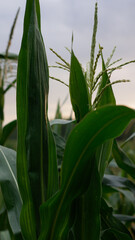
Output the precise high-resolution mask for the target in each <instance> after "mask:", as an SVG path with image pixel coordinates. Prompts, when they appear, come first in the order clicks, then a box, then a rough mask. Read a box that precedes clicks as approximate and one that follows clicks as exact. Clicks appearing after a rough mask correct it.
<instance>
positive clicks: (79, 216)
mask: <svg viewBox="0 0 135 240" xmlns="http://www.w3.org/2000/svg"><path fill="white" fill-rule="evenodd" d="M92 168H93V169H92V173H91V176H90V184H89V187H88V190H87V191H86V193H84V194H83V195H82V196H81V197H80V198H79V199H76V200H75V201H76V218H75V223H74V226H73V230H74V234H75V237H76V238H75V239H77V240H82V239H88V236H89V237H90V239H91V240H99V236H100V198H101V186H100V176H99V173H98V168H97V166H96V159H94V161H93V167H92ZM93 229H96V231H93Z"/></svg>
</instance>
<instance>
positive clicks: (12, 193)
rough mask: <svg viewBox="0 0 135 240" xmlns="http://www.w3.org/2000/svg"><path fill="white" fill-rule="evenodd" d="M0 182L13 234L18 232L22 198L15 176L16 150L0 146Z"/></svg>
mask: <svg viewBox="0 0 135 240" xmlns="http://www.w3.org/2000/svg"><path fill="white" fill-rule="evenodd" d="M0 184H1V189H2V194H3V198H4V202H5V205H6V209H7V212H8V219H9V223H10V226H11V228H12V231H13V233H14V234H20V233H21V228H20V212H21V208H22V200H21V196H20V192H19V187H18V183H17V178H16V152H15V151H13V150H11V149H8V148H5V147H2V146H0Z"/></svg>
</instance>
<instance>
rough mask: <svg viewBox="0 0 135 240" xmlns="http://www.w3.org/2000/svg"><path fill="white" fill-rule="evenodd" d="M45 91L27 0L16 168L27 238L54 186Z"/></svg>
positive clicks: (35, 24)
mask: <svg viewBox="0 0 135 240" xmlns="http://www.w3.org/2000/svg"><path fill="white" fill-rule="evenodd" d="M35 5H36V6H35ZM48 91H49V73H48V65H47V59H46V54H45V47H44V44H43V39H42V36H41V33H40V8H39V1H38V0H36V1H33V0H30V1H27V5H26V11H25V19H24V33H23V39H22V45H21V50H20V54H19V64H18V75H17V119H18V148H17V172H18V183H19V187H20V190H21V195H22V199H23V208H22V212H21V218H20V221H21V228H22V232H23V235H24V238H25V239H27V240H29V239H33V240H35V239H37V236H38V234H39V231H40V217H39V206H40V204H41V203H42V202H43V201H44V200H45V198H46V199H47V197H48V195H49V194H52V192H53V193H54V192H55V191H56V186H58V177H57V176H58V174H57V165H56V150H55V144H54V140H53V136H52V133H51V129H50V126H49V122H48V118H47V108H48ZM49 144H51V145H50V146H49V148H48V145H49ZM53 163H54V164H53ZM54 170H55V174H54V175H53V177H52V171H53V172H54ZM50 178H51V179H50ZM54 182H55V184H53V183H54ZM47 187H48V189H49V190H48V189H47Z"/></svg>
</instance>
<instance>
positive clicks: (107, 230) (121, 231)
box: [101, 199, 132, 240]
mask: <svg viewBox="0 0 135 240" xmlns="http://www.w3.org/2000/svg"><path fill="white" fill-rule="evenodd" d="M101 222H102V230H104V234H103V236H102V239H104V240H108V239H111V240H113V239H114V240H123V239H124V240H126V239H127V240H131V239H132V238H131V236H130V233H129V232H128V230H127V229H126V227H125V226H124V225H123V224H122V223H121V222H120V221H119V220H118V219H117V218H115V217H114V216H113V212H112V208H111V207H108V205H107V204H106V202H105V201H104V199H102V201H101ZM112 233H113V235H114V236H112Z"/></svg>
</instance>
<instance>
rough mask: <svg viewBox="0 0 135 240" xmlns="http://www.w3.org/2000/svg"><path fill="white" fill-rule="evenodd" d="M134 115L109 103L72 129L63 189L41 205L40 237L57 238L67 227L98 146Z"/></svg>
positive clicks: (63, 172) (85, 185)
mask: <svg viewBox="0 0 135 240" xmlns="http://www.w3.org/2000/svg"><path fill="white" fill-rule="evenodd" d="M132 118H135V111H134V110H132V109H129V108H127V107H123V106H108V107H104V108H100V109H98V110H96V111H93V112H91V113H89V114H87V116H86V117H85V118H84V119H83V120H82V121H81V122H80V123H79V124H78V125H77V126H76V127H75V128H74V129H73V131H72V133H71V134H70V136H69V138H68V141H67V144H66V148H65V153H64V160H63V165H62V184H61V189H60V191H59V192H57V194H56V195H54V196H53V197H52V198H50V199H49V200H48V201H47V202H46V203H44V204H43V205H42V206H41V208H40V214H41V219H42V230H41V235H40V237H39V240H41V239H44V240H53V239H56V240H57V239H59V238H60V237H62V235H63V233H64V232H65V231H67V228H68V226H69V215H70V208H71V205H72V203H73V200H75V199H76V198H77V197H79V196H81V195H82V194H83V193H84V192H85V191H86V190H87V189H88V186H89V184H90V177H91V176H92V173H93V153H94V151H95V149H96V148H97V146H99V145H100V144H102V143H103V142H104V141H106V140H108V139H110V138H114V137H116V136H119V135H120V134H121V132H122V131H123V130H124V128H125V127H126V126H127V124H128V122H129V121H130V120H131V119H132ZM99 119H100V121H99ZM71 153H72V154H71ZM93 187H94V186H93ZM44 226H46V227H44Z"/></svg>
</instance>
